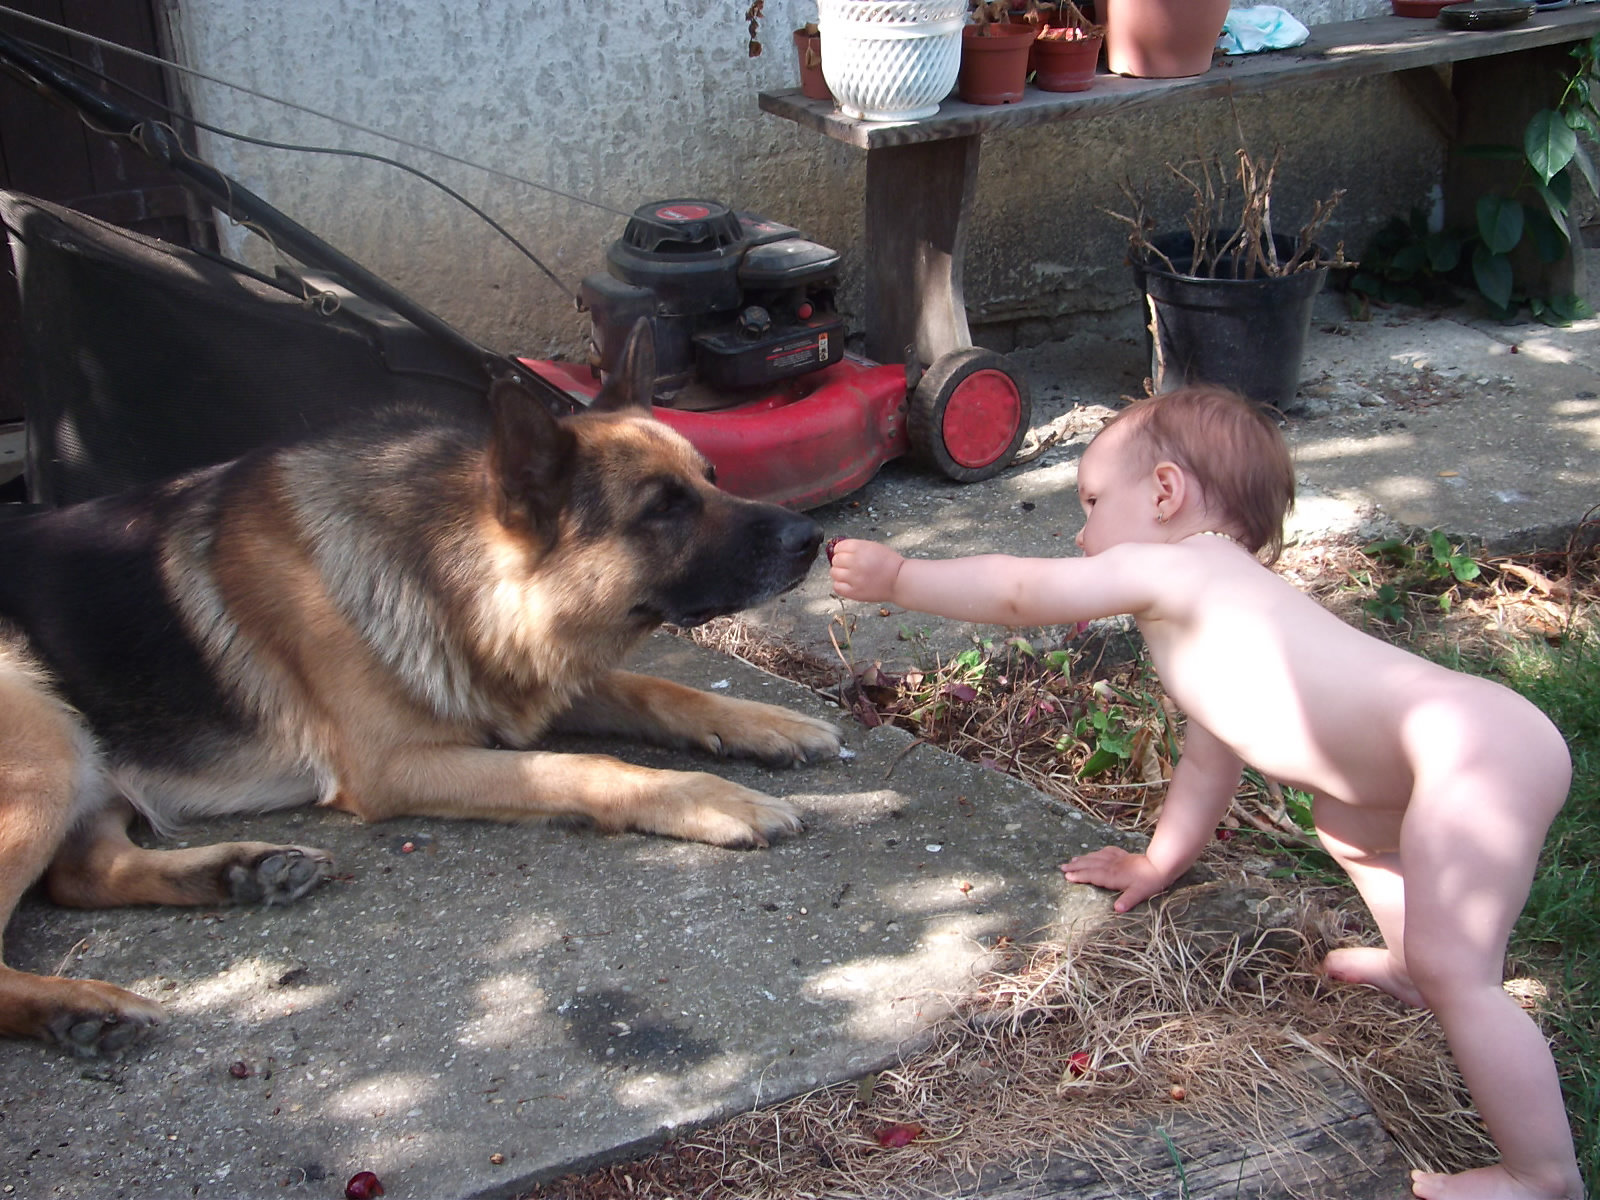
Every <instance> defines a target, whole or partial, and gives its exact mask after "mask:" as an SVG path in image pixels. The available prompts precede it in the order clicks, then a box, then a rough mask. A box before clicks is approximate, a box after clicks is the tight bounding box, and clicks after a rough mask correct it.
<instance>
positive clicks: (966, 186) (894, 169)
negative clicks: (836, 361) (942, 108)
mask: <svg viewBox="0 0 1600 1200" xmlns="http://www.w3.org/2000/svg"><path fill="white" fill-rule="evenodd" d="M981 140H982V139H981V138H979V137H977V136H973V137H967V138H957V139H953V140H945V141H940V142H924V143H921V144H918V145H911V146H894V147H890V148H888V149H885V150H881V151H878V152H877V153H874V154H869V155H867V223H866V261H867V280H866V337H867V341H866V351H867V357H868V358H871V359H874V360H875V361H877V362H881V363H901V362H912V361H915V362H917V363H919V364H920V365H921V366H922V367H928V366H931V365H932V364H933V362H934V361H935V360H936V359H938V358H940V357H941V356H943V355H945V354H948V353H949V352H950V351H952V350H957V349H960V348H962V347H965V346H970V345H971V344H972V337H971V334H970V333H969V332H968V329H967V309H966V303H965V300H964V299H963V295H962V290H961V265H962V259H963V258H964V256H965V254H966V244H967V238H966V226H967V214H968V213H969V212H971V210H972V195H973V191H974V189H975V188H976V186H977V178H978V144H979V142H980V141H981Z"/></svg>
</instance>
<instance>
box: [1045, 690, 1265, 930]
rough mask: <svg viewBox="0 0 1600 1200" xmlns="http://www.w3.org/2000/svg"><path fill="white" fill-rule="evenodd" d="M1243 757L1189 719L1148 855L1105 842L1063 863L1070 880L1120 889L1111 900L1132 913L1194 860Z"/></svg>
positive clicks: (1229, 795)
mask: <svg viewBox="0 0 1600 1200" xmlns="http://www.w3.org/2000/svg"><path fill="white" fill-rule="evenodd" d="M1243 770H1244V762H1243V761H1242V760H1241V759H1240V758H1239V756H1238V755H1237V754H1235V753H1234V752H1233V751H1232V750H1230V749H1228V747H1227V746H1225V745H1223V744H1222V743H1221V742H1220V741H1218V740H1217V738H1216V737H1215V736H1214V735H1213V734H1212V733H1211V731H1210V730H1208V729H1206V728H1205V727H1204V726H1201V725H1198V724H1196V723H1195V722H1194V721H1192V720H1191V721H1190V722H1189V724H1188V728H1187V730H1186V731H1185V734H1184V743H1183V756H1182V757H1181V758H1180V759H1179V760H1178V766H1177V769H1176V770H1174V771H1173V773H1172V782H1171V784H1169V785H1168V787H1167V800H1166V803H1165V804H1164V805H1162V808H1161V817H1160V819H1159V820H1157V821H1156V829H1155V833H1153V834H1152V835H1151V837H1150V845H1149V846H1148V847H1147V848H1146V850H1145V852H1144V853H1143V854H1130V853H1128V852H1127V851H1126V850H1123V849H1121V848H1120V847H1117V846H1102V847H1101V848H1100V849H1098V850H1094V851H1091V852H1090V853H1088V854H1080V855H1078V857H1076V858H1074V859H1072V860H1071V861H1070V862H1064V863H1062V864H1061V873H1062V874H1063V875H1065V876H1066V877H1067V881H1068V882H1069V883H1089V884H1093V885H1094V886H1096V887H1103V888H1110V889H1112V890H1113V891H1116V892H1119V893H1121V894H1120V895H1118V896H1117V899H1116V901H1115V902H1114V903H1113V904H1112V906H1111V907H1112V910H1113V911H1115V912H1119V913H1121V912H1127V911H1128V910H1129V909H1130V908H1133V907H1135V906H1136V905H1139V904H1142V903H1143V902H1144V901H1146V900H1148V899H1149V898H1150V897H1151V896H1154V895H1155V894H1156V893H1157V892H1163V891H1165V890H1166V889H1167V888H1169V887H1171V886H1172V884H1173V881H1174V880H1176V879H1177V878H1178V876H1180V875H1182V874H1183V873H1184V872H1185V871H1187V870H1188V869H1189V868H1190V867H1192V866H1193V865H1194V862H1195V859H1197V858H1199V857H1200V852H1201V851H1202V850H1204V849H1205V848H1206V843H1207V842H1208V841H1210V840H1211V837H1212V835H1213V834H1214V833H1215V831H1216V828H1217V822H1218V821H1220V820H1221V819H1222V815H1223V814H1224V813H1225V812H1227V811H1228V804H1229V803H1230V802H1231V801H1232V800H1233V794H1234V793H1235V792H1237V791H1238V790H1239V776H1240V774H1241V773H1242V772H1243Z"/></svg>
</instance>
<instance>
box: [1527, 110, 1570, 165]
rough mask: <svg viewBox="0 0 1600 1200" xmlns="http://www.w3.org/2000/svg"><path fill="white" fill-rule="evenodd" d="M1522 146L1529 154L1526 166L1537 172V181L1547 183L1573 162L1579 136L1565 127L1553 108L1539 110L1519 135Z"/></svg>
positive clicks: (1559, 115)
mask: <svg viewBox="0 0 1600 1200" xmlns="http://www.w3.org/2000/svg"><path fill="white" fill-rule="evenodd" d="M1522 147H1523V149H1524V150H1525V151H1527V154H1528V163H1529V165H1531V166H1532V167H1533V169H1534V170H1535V171H1537V172H1538V173H1539V178H1540V179H1542V180H1544V182H1545V183H1549V182H1550V181H1551V180H1552V179H1554V178H1555V177H1556V176H1557V175H1559V174H1560V173H1561V172H1562V171H1564V170H1566V169H1567V164H1568V163H1569V162H1571V161H1572V155H1573V152H1574V151H1575V150H1577V148H1578V135H1577V134H1576V133H1574V132H1572V130H1571V129H1569V128H1568V127H1567V123H1566V122H1565V121H1563V120H1562V119H1561V114H1560V113H1558V112H1556V111H1555V110H1553V109H1549V108H1545V109H1540V110H1539V111H1538V112H1536V113H1534V114H1533V120H1531V121H1529V122H1528V129H1527V132H1526V133H1524V134H1523V136H1522Z"/></svg>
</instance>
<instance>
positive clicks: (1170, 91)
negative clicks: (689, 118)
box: [758, 4, 1600, 150]
mask: <svg viewBox="0 0 1600 1200" xmlns="http://www.w3.org/2000/svg"><path fill="white" fill-rule="evenodd" d="M1597 32H1600V4H1587V5H1579V6H1575V7H1571V8H1561V9H1552V10H1549V11H1546V12H1539V13H1535V14H1534V15H1533V16H1532V17H1531V18H1530V19H1528V20H1527V21H1524V22H1523V23H1522V24H1520V25H1514V26H1512V27H1511V28H1510V29H1495V30H1471V31H1468V30H1453V29H1445V28H1444V27H1443V26H1441V25H1440V24H1439V23H1438V22H1437V21H1426V20H1418V19H1415V18H1409V17H1389V16H1384V17H1365V18H1362V19H1360V20H1356V21H1337V22H1332V23H1329V24H1326V25H1314V26H1312V28H1311V38H1310V40H1309V41H1307V42H1306V44H1305V45H1303V46H1299V47H1296V48H1295V49H1293V50H1276V51H1269V52H1267V53H1264V54H1253V55H1246V56H1241V57H1237V58H1221V59H1218V60H1217V63H1216V65H1215V66H1213V67H1212V69H1211V70H1210V71H1207V72H1206V73H1205V74H1204V75H1197V76H1195V77H1194V78H1192V79H1125V78H1122V77H1121V76H1115V75H1101V76H1099V77H1097V78H1096V80H1095V84H1094V86H1093V87H1092V88H1090V89H1089V90H1088V91H1086V92H1041V91H1039V90H1038V89H1037V88H1029V89H1028V90H1027V92H1026V94H1025V95H1024V96H1023V98H1022V99H1021V100H1019V101H1018V102H1017V103H1015V104H1000V105H975V104H963V103H961V102H960V101H959V100H946V101H945V102H944V103H943V104H942V105H941V106H940V108H939V112H938V114H937V115H936V116H932V117H928V118H926V119H924V120H921V121H899V122H877V121H854V120H851V119H850V118H848V117H845V116H843V115H841V114H840V113H838V112H837V111H836V110H835V109H834V108H833V105H832V104H831V103H830V102H828V101H826V100H807V99H806V98H805V97H804V96H802V95H801V94H800V93H799V91H785V92H762V93H761V94H760V95H759V97H758V101H759V103H760V105H761V108H762V109H763V111H766V112H769V113H772V114H773V115H774V116H779V117H784V118H786V119H787V120H791V121H795V122H797V123H799V124H801V125H804V126H806V127H807V128H809V129H814V130H816V131H817V132H819V133H822V134H826V135H827V136H828V137H831V138H834V139H836V140H838V141H841V142H846V143H848V144H850V145H852V146H858V147H860V148H861V149H863V150H877V149H880V148H883V147H887V146H905V145H911V144H914V143H917V142H930V141H939V140H941V139H944V138H954V137H967V136H970V135H972V134H979V133H985V132H988V131H990V130H996V129H1015V128H1020V127H1023V126H1028V125H1043V124H1049V123H1051V122H1054V121H1068V120H1081V119H1084V118H1087V117H1101V116H1110V115H1113V114H1118V113H1128V112H1137V111H1140V110H1142V109H1148V108H1155V107H1159V106H1161V105H1163V104H1168V103H1177V102H1190V101H1195V100H1206V99H1215V98H1220V97H1226V96H1231V95H1241V96H1242V95H1250V94H1253V93H1257V92H1267V91H1273V90H1277V89H1281V88H1291V87H1304V86H1306V85H1307V84H1313V83H1328V82H1334V81H1338V80H1346V79H1359V78H1362V77H1364V76H1368V75H1383V74H1393V73H1396V72H1399V71H1408V70H1413V69H1416V68H1419V67H1432V66H1437V65H1439V64H1441V63H1449V62H1463V61H1467V60H1471V59H1479V58H1486V57H1491V56H1493V55H1499V54H1508V53H1512V52H1514V51H1520V50H1531V49H1535V48H1537V47H1540V46H1551V45H1561V44H1563V43H1567V42H1575V41H1579V40H1581V39H1583V38H1587V37H1590V36H1592V35H1593V34H1595V33H1597Z"/></svg>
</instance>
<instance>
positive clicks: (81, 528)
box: [0, 323, 839, 1056]
mask: <svg viewBox="0 0 1600 1200" xmlns="http://www.w3.org/2000/svg"><path fill="white" fill-rule="evenodd" d="M641 324H642V323H641ZM654 374H655V372H654V353H653V350H652V347H651V344H650V340H649V333H648V327H647V326H644V327H641V328H636V329H635V330H634V332H633V335H632V336H631V337H630V339H629V342H628V346H627V349H626V351H625V352H624V355H623V357H622V361H621V364H620V366H619V369H618V370H617V371H615V372H613V373H612V375H611V376H610V377H609V378H608V379H607V381H606V384H605V386H604V387H603V388H602V390H601V393H600V395H599V396H598V397H597V398H596V400H595V403H594V405H593V406H592V407H591V408H590V409H589V410H588V411H585V412H582V413H580V414H578V415H576V416H572V417H564V418H560V419H557V418H555V417H553V416H551V415H550V414H549V413H548V412H547V411H546V410H545V409H544V407H543V406H542V405H541V404H539V403H538V402H537V401H533V400H529V399H528V398H527V397H526V395H525V394H524V393H522V392H521V391H520V390H519V389H517V388H516V387H515V386H514V385H511V384H505V383H500V384H496V385H494V386H493V387H492V388H491V390H490V392H489V396H488V404H487V406H486V408H487V413H486V416H485V417H484V418H483V419H482V420H481V421H472V420H458V421H451V420H447V419H442V418H440V417H439V416H438V415H437V414H432V413H428V414H424V413H421V412H417V411H409V410H395V411H389V412H385V413H382V414H379V415H373V416H368V417H364V418H361V419H358V420H356V421H354V422H353V423H351V424H349V425H346V426H343V427H340V428H338V429H335V430H333V431H331V432H327V433H324V434H318V435H313V436H311V437H310V438H308V439H306V440H301V441H298V442H292V443H287V444H284V445H280V446H275V447H269V448H265V449H263V450H260V451H256V452H253V453H251V454H248V455H246V456H244V457H243V458H240V459H238V460H236V461H234V462H232V463H226V464H223V465H221V466H217V467H211V468H206V469H204V470H200V471H196V472H193V473H191V474H188V475H184V476H181V477H179V478H177V479H175V480H173V481H171V482H168V483H165V484H161V485H156V486H153V487H149V488H143V489H139V490H136V491H133V492H129V493H126V494H124V495H121V496H115V497H109V498H105V499H100V500H92V501H89V502H87V503H84V504H79V505H76V506H74V507H71V508H66V509H61V510H59V511H55V512H49V513H42V514H38V515H32V516H27V517H22V518H19V519H16V520H13V521H8V522H0V564H4V565H3V568H0V930H3V927H4V922H5V921H6V920H8V919H9V917H10V915H11V913H12V911H13V909H14V908H15V907H16V904H17V902H18V900H19V898H20V897H21V895H22V893H23V892H24V890H25V889H27V888H28V887H29V886H30V885H31V884H33V883H34V882H35V881H36V880H38V879H39V878H40V877H41V876H42V877H43V880H44V886H45V888H46V890H47V892H48V894H49V896H50V897H51V898H52V899H53V900H54V901H55V902H57V903H59V904H64V905H70V906H75V907H81V908H102V907H109V906H113V905H123V904H184V905H206V906H214V905H218V904H226V903H230V902H231V903H239V904H268V905H272V904H285V903H288V902H290V901H292V900H296V899H298V898H299V897H301V896H303V895H305V894H306V893H307V892H309V891H310V890H311V889H313V888H314V887H316V886H317V884H318V883H319V882H321V880H322V878H323V877H324V875H325V874H326V870H327V866H328V863H329V857H328V856H327V855H326V854H324V853H323V852H321V851H319V850H315V849H311V848H308V847H305V846H274V845H269V844H265V843H259V842H231V843H226V844H219V845H213V846H205V847H200V848H197V849H170V850H152V849H147V848H144V847H141V846H139V845H137V844H135V843H134V842H133V841H132V840H131V839H130V838H129V836H128V827H129V824H130V822H131V821H132V819H133V818H134V817H135V815H136V814H142V815H143V816H144V817H145V818H146V819H148V821H149V823H150V824H151V825H152V826H153V827H154V828H155V829H156V830H157V831H162V830H167V829H170V828H172V827H173V826H174V825H175V824H176V823H178V822H180V821H181V820H183V819H184V818H189V817H203V816H212V815H218V814H225V813H259V812H266V811H269V810H274V809H281V808H285V807H288V806H292V805H298V804H303V803H309V802H313V801H314V802H316V803H319V804H323V805H328V806H330V807H333V808H338V809H343V810H345V811H346V812H350V813H354V814H356V815H357V816H359V817H361V818H362V819H364V820H367V821H382V820H385V819H387V818H390V817H402V816H411V817H469V818H476V819H482V820H497V821H521V820H527V819H532V818H540V817H571V818H577V819H579V820H580V821H583V820H586V821H587V822H591V823H592V824H593V825H594V826H596V827H598V828H599V829H602V830H608V831H609V830H625V829H632V830H640V831H644V832H648V833H659V834H666V835H668V836H671V837H679V838H688V839H694V840H698V841H705V842H711V843H714V844H716V845H721V846H733V847H754V846H765V845H766V844H767V841H768V839H769V838H771V837H774V836H776V835H778V834H782V833H789V832H793V831H797V830H798V829H800V827H801V825H800V820H799V818H798V816H797V815H796V813H795V811H794V809H793V808H791V807H790V806H789V805H788V804H787V803H785V802H784V801H782V800H779V799H775V798H773V797H771V796H766V795H762V794H761V793H759V792H754V791H751V790H749V789H748V788H744V787H740V786H739V785H737V784H734V783H731V782H728V781H727V780H724V779H720V778H718V777H716V776H714V775H710V774H705V773H701V772H688V771H663V770H651V769H646V768H643V767H638V766H633V765H629V764H626V763H623V762H620V761H618V760H617V759H614V758H610V757H607V756H603V755H598V754H562V753H553V752H543V751H539V750H536V749H529V747H530V746H532V745H534V744H535V743H536V742H537V740H538V739H539V738H540V737H541V735H543V734H545V733H546V732H548V731H562V732H588V733H605V734H621V735H626V736H631V737H637V738H639V739H641V740H646V741H650V742H654V743H657V744H661V745H665V746H672V747H693V748H695V749H699V750H702V751H708V752H710V753H712V754H727V755H741V756H746V757H752V758H755V759H759V760H762V761H764V762H767V763H770V764H773V765H786V764H794V763H801V762H806V761H811V760H817V759H820V758H823V757H826V756H832V755H836V754H837V753H838V750H839V732H838V730H837V729H835V728H834V727H833V726H831V725H829V724H827V723H825V722H823V721H818V720H815V719H813V718H811V717H806V716H801V715H798V714H795V713H791V712H788V711H786V710H784V709H782V708H778V707H775V706H773V705H767V704H756V703H751V702H748V701H742V700H737V699H733V698H728V697H719V696H713V695H710V694H708V693H705V692H701V691H697V690H694V689H692V688H687V687H683V686H681V685H678V684H674V683H668V682H666V681H664V680H660V679H653V678H648V677H645V676H641V675H637V674H630V673H628V672H625V671H620V670H617V669H616V666H617V664H618V662H619V661H620V660H621V659H622V658H623V656H624V655H625V654H626V653H627V652H628V650H629V649H630V648H632V647H633V646H634V645H635V644H637V643H638V642H639V641H640V639H642V638H643V637H644V636H645V635H646V634H648V633H649V632H650V631H651V630H653V629H655V628H656V627H657V626H658V625H660V624H661V623H662V622H664V621H665V622H671V623H673V624H676V625H680V626H693V625H697V624H700V623H701V622H704V621H707V620H709V619H710V618H712V617H715V616H718V615H721V614H725V613H731V612H735V611H737V610H739V609H742V608H747V607H749V606H750V605H753V604H757V603H759V602H761V601H763V600H765V599H767V598H769V597H771V596H775V595H777V594H778V593H780V592H783V591H786V590H788V589H789V588H792V587H794V586H795V585H796V584H798V583H799V582H800V580H801V579H802V578H803V577H804V576H805V574H806V572H807V570H808V568H809V567H810V565H811V563H812V560H813V559H814V558H815V556H816V552H817V548H818V546H819V544H820V542H821V536H822V535H821V531H820V529H819V528H818V527H817V525H816V523H815V522H813V521H811V520H810V519H809V518H807V517H804V516H801V515H799V514H796V513H792V512H788V511H786V510H784V509H782V508H779V507H777V506H775V505H770V504H757V503H752V502H750V501H747V500H740V499H736V498H734V497H732V496H729V495H727V494H726V493H724V492H721V491H719V490H718V489H717V488H716V486H715V485H714V482H713V480H712V471H711V469H710V467H709V465H708V464H707V462H706V460H705V459H704V458H703V457H701V455H700V454H699V453H698V452H697V451H696V450H695V449H694V448H693V447H692V446H691V445H690V444H689V443H688V442H687V441H685V440H684V439H683V438H682V437H680V436H678V435H677V434H676V433H675V432H673V431H672V430H671V429H670V428H668V427H667V426H666V425H664V424H662V423H661V422H658V421H654V420H652V419H650V414H649V399H650V386H651V383H652V381H653V377H654ZM160 1017H161V1009H160V1008H159V1007H158V1006H157V1005H156V1004H154V1003H152V1002H151V1001H149V1000H146V999H144V998H143V997H141V996H138V995H135V994H134V993H132V992H129V991H125V990H123V989H122V988H119V987H115V986H113V985H111V984H109V983H102V982H98V981H94V980H75V979H63V978H52V977H44V976H39V975H31V974H26V973H24V972H21V971H17V970H14V969H11V968H9V967H5V966H0V1034H5V1035H10V1036H21V1037H33V1038H41V1039H43V1040H45V1041H47V1042H52V1043H55V1044H57V1045H59V1046H61V1047H63V1048H64V1049H66V1050H68V1051H70V1052H71V1053H73V1054H77V1055H80V1056H94V1055H103V1054H115V1053H118V1052H120V1051H122V1050H123V1049H125V1048H127V1047H128V1046H129V1045H130V1044H132V1043H133V1042H134V1041H136V1040H137V1039H138V1038H139V1037H140V1036H142V1035H143V1034H144V1033H145V1032H146V1030H147V1029H148V1027H149V1026H151V1025H153V1024H155V1023H157V1022H158V1021H159V1020H160Z"/></svg>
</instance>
